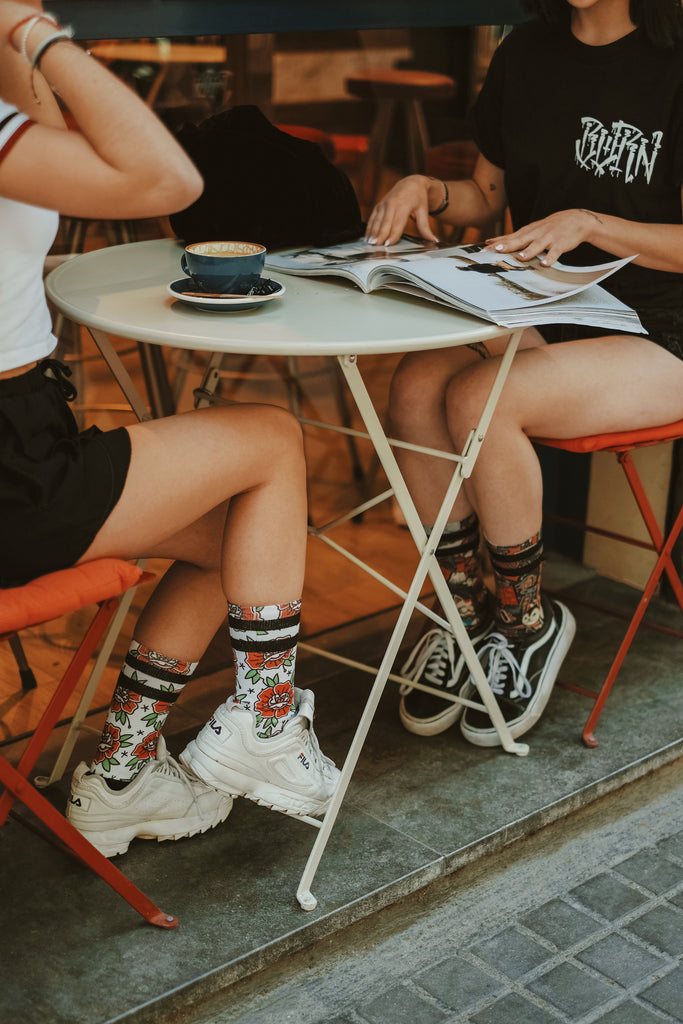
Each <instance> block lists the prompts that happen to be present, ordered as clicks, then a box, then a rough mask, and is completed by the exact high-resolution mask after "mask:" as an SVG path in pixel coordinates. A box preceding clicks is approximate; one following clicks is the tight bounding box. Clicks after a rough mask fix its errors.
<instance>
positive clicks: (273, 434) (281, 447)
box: [259, 405, 304, 458]
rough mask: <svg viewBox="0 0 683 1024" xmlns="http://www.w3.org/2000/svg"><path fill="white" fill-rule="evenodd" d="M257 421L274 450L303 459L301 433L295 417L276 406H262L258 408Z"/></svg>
mask: <svg viewBox="0 0 683 1024" xmlns="http://www.w3.org/2000/svg"><path fill="white" fill-rule="evenodd" d="M259 420H260V422H261V426H262V430H263V431H264V433H265V434H267V436H268V439H269V442H270V443H271V444H273V446H274V448H276V449H277V450H278V451H282V452H285V453H287V454H290V455H292V456H294V457H296V458H299V457H300V458H303V454H304V438H303V431H302V429H301V424H300V423H299V421H298V420H297V418H296V416H293V415H292V413H291V412H289V411H288V410H287V409H281V408H280V407H279V406H277V405H264V406H261V407H260V411H259Z"/></svg>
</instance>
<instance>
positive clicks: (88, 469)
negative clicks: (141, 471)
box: [0, 359, 130, 587]
mask: <svg viewBox="0 0 683 1024" xmlns="http://www.w3.org/2000/svg"><path fill="white" fill-rule="evenodd" d="M68 373H69V371H68V370H67V368H66V367H65V366H63V364H62V363H59V362H57V360H55V359H45V360H43V361H42V362H41V363H39V364H38V366H36V367H34V369H32V370H29V371H28V372H27V373H24V374H21V375H20V376H17V377H8V378H5V379H0V587H13V586H18V585H19V584H21V583H27V582H28V581H29V580H31V579H35V577H36V576H42V575H43V574H44V573H47V572H54V571H56V570H57V569H65V568H68V567H69V566H71V565H74V564H75V563H76V562H77V561H78V559H79V558H80V557H81V555H83V553H84V552H85V551H87V549H88V548H89V546H90V544H91V543H92V541H93V540H94V538H95V536H96V534H97V533H98V531H99V529H100V527H101V526H102V524H103V523H104V521H105V520H106V518H107V516H108V515H109V513H110V512H111V510H112V509H113V508H114V505H115V504H116V502H117V501H118V500H119V498H120V496H121V492H122V490H123V485H124V483H125V481H126V475H127V473H128V466H129V464H130V438H129V436H128V431H127V430H125V428H124V427H119V428H118V429H117V430H108V431H106V432H103V431H101V430H100V429H99V428H98V427H90V428H89V429H88V430H84V431H82V432H81V433H79V431H78V427H77V425H76V421H75V419H74V417H73V414H72V412H71V409H70V408H69V406H68V405H67V400H71V399H73V398H74V397H75V389H74V387H73V385H72V384H71V383H70V382H69V381H68V380H67V379H66V377H65V374H68Z"/></svg>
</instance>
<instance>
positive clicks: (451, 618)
mask: <svg viewBox="0 0 683 1024" xmlns="http://www.w3.org/2000/svg"><path fill="white" fill-rule="evenodd" d="M520 337H521V331H516V332H514V333H513V334H512V336H511V338H510V341H509V343H508V346H507V349H506V352H505V355H504V357H503V359H502V360H501V365H500V368H499V371H498V374H497V375H496V379H495V381H494V383H493V386H492V388H491V392H490V394H489V396H488V399H487V401H486V403H485V405H484V409H483V411H482V415H481V417H480V420H479V423H478V424H477V426H476V428H475V430H473V431H472V434H471V435H470V438H469V440H468V443H467V445H466V447H465V451H464V452H463V453H462V455H460V456H453V455H452V454H447V455H445V456H444V453H440V452H436V451H435V452H432V454H435V455H441V456H442V457H446V458H449V459H450V460H451V461H454V462H455V463H456V468H455V471H454V473H453V476H452V478H451V482H450V485H449V487H448V489H447V492H446V494H445V496H444V499H443V502H442V506H441V510H440V512H439V515H438V516H437V520H436V523H435V524H434V527H433V529H432V533H431V534H430V537H429V538H427V535H426V533H425V531H424V527H423V526H422V523H421V522H420V519H419V516H418V513H417V510H416V508H415V505H414V502H413V500H412V497H411V495H410V492H409V491H408V488H407V486H406V483H405V481H404V479H403V476H402V474H401V471H400V469H399V467H398V463H397V462H396V458H395V456H394V453H393V451H392V446H391V443H390V441H389V439H388V438H387V437H386V435H385V433H384V429H383V427H382V424H381V422H380V419H379V417H378V415H377V412H376V410H375V407H374V405H373V403H372V400H371V399H370V396H369V394H368V392H367V389H366V387H365V384H364V382H363V379H362V377H361V374H360V371H359V370H358V365H357V361H356V357H355V356H340V357H338V358H339V363H340V366H341V368H342V370H343V372H344V376H345V377H346V380H347V382H348V385H349V389H350V390H351V393H352V395H353V397H354V400H355V402H356V406H357V407H358V411H359V412H360V414H361V416H362V418H363V421H364V423H365V426H366V429H367V431H368V434H369V436H370V438H371V440H372V442H373V444H374V447H375V451H376V452H377V456H378V458H379V460H380V462H381V464H382V468H383V469H384V471H385V473H386V475H387V478H388V480H389V483H390V484H391V486H392V488H393V490H394V493H395V494H396V497H397V499H398V502H399V504H400V506H401V509H402V511H403V513H404V515H405V519H406V524H407V526H408V528H409V530H410V532H411V535H412V537H413V540H414V541H415V544H416V547H417V549H418V551H419V552H420V560H419V563H418V567H417V569H416V571H415V575H414V576H413V580H412V582H411V584H410V587H409V589H408V592H407V594H406V598H405V600H404V602H403V606H402V608H401V611H400V613H399V617H398V620H397V622H396V625H395V626H394V629H393V632H392V634H391V637H390V639H389V643H388V645H387V648H386V650H385V653H384V656H383V658H382V661H381V664H380V667H379V669H378V671H377V675H376V678H375V682H374V684H373V687H372V689H371V691H370V695H369V697H368V699H367V701H366V704H365V707H364V709H363V713H362V715H361V719H360V722H359V724H358V726H357V729H356V732H355V734H354V737H353V740H352V742H351V746H350V748H349V751H348V753H347V755H346V758H345V760H344V765H343V767H342V769H341V775H340V779H339V783H338V785H337V789H336V790H335V793H334V795H333V797H332V800H331V802H330V806H329V807H328V809H327V811H326V812H325V815H324V818H323V819H322V822H321V825H320V828H319V831H318V835H317V837H316V840H315V843H314V844H313V849H312V850H311V853H310V855H309V858H308V862H307V864H306V867H305V869H304V872H303V874H302V876H301V881H300V883H299V887H298V889H297V899H298V901H299V904H300V906H301V907H302V909H303V910H313V909H314V908H315V907H316V905H317V900H316V898H315V896H314V895H313V894H312V892H311V885H312V883H313V878H314V876H315V872H316V870H317V868H318V865H319V863H320V860H321V858H322V855H323V853H324V851H325V847H326V845H327V841H328V839H329V836H330V834H331V832H332V828H333V827H334V823H335V821H336V818H337V815H338V813H339V810H340V808H341V804H342V801H343V799H344V796H345V794H346V790H347V788H348V785H349V782H350V781H351V776H352V774H353V771H354V769H355V767H356V764H357V762H358V758H359V757H360V754H361V752H362V749H363V743H364V742H365V738H366V736H367V733H368V730H369V728H370V725H371V723H372V719H373V717H374V714H375V711H376V710H377V706H378V704H379V701H380V699H381V697H382V693H383V692H384V687H385V685H386V683H387V680H388V677H389V674H390V672H391V668H392V666H393V663H394V661H395V659H396V656H397V654H398V651H399V648H400V645H401V642H402V640H403V637H404V635H405V632H406V630H407V628H408V625H409V623H410V619H411V616H412V614H413V611H414V610H415V607H416V605H417V603H418V599H419V595H420V591H421V589H422V584H423V583H424V581H425V579H426V577H427V574H429V575H430V578H431V580H432V583H433V584H434V586H435V589H436V591H437V596H438V597H439V600H440V601H441V602H442V605H443V608H444V611H445V612H446V616H447V619H448V622H449V624H450V625H451V627H452V628H453V631H454V633H455V637H456V640H457V642H458V644H459V645H460V647H461V650H462V653H463V656H464V657H465V660H466V662H467V665H468V667H469V669H470V671H471V673H472V676H473V680H474V682H475V684H476V686H477V689H478V691H479V694H480V696H481V698H482V701H483V703H484V706H485V708H486V710H487V712H488V714H489V715H490V717H491V720H492V722H493V725H494V727H495V728H496V730H497V731H498V733H499V735H500V738H501V743H502V745H503V748H504V749H505V750H506V751H508V752H510V753H515V754H518V755H520V756H524V755H525V754H527V753H528V751H529V748H528V746H527V745H526V744H525V743H516V742H515V741H514V740H513V739H512V737H511V736H510V732H509V729H508V727H507V724H506V722H505V720H504V718H503V715H502V713H501V711H500V709H499V707H498V703H497V701H496V699H495V697H494V695H493V693H492V692H491V689H490V687H489V685H488V682H487V680H486V677H485V676H484V673H483V670H482V668H481V665H480V664H479V661H478V659H477V656H476V652H475V651H474V648H473V647H472V642H471V640H470V638H469V637H468V635H467V631H466V629H465V627H464V625H463V623H462V621H461V619H460V616H459V615H458V611H457V608H456V606H455V603H454V601H453V598H452V595H451V594H450V591H449V590H448V586H447V584H446V581H445V579H444V577H443V574H442V572H441V569H440V568H439V565H438V562H437V561H436V557H435V553H436V546H437V544H438V541H439V538H440V537H441V534H442V533H443V530H444V527H445V525H446V522H447V519H448V515H449V512H450V509H451V507H452V504H453V501H454V500H455V498H456V496H457V493H458V491H459V490H460V487H461V486H462V481H463V479H465V478H466V477H467V476H469V475H470V473H471V472H472V468H473V466H474V463H475V461H476V458H477V455H478V453H479V449H480V448H481V444H482V443H483V440H484V437H485V435H486V431H487V429H488V426H489V423H490V421H491V417H492V416H493V412H494V410H495V406H496V403H497V401H498V397H499V395H500V392H501V390H502V387H503V383H504V381H505V378H506V376H507V373H508V370H509V368H510V364H511V362H512V358H513V356H514V354H515V351H516V349H517V345H518V343H519V338H520ZM406 447H413V448H414V447H415V446H408V445H406ZM423 450H425V449H423Z"/></svg>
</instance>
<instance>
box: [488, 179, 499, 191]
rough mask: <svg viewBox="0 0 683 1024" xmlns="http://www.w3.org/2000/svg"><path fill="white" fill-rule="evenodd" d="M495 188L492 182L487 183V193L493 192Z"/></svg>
mask: <svg viewBox="0 0 683 1024" xmlns="http://www.w3.org/2000/svg"><path fill="white" fill-rule="evenodd" d="M497 188H498V186H497V185H494V184H493V182H492V181H491V182H489V192H495V191H496V189H497Z"/></svg>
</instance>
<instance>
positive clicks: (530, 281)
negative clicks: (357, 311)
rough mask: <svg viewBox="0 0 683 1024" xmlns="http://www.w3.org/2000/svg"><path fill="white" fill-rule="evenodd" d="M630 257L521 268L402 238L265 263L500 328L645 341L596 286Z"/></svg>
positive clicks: (627, 313) (477, 249) (478, 249)
mask: <svg viewBox="0 0 683 1024" xmlns="http://www.w3.org/2000/svg"><path fill="white" fill-rule="evenodd" d="M632 258H633V257H629V258H627V259H620V260H614V261H613V262H610V263H601V264H600V265H599V266H594V267H570V266H566V265H565V264H562V263H554V264H553V265H552V266H551V267H544V266H543V264H542V263H541V262H540V260H539V259H533V260H530V261H529V262H528V263H521V262H520V261H519V260H516V259H515V258H514V256H511V255H509V254H508V255H505V254H500V253H496V252H492V251H490V250H487V249H486V248H485V247H484V246H483V245H460V246H450V245H444V244H442V243H435V242H425V241H423V240H422V239H414V238H410V237H408V236H404V237H403V238H401V239H400V241H399V242H397V244H396V245H391V246H372V245H368V244H367V242H365V241H363V239H358V241H355V242H349V243H343V244H341V245H333V246H330V247H329V248H320V249H303V250H302V249H298V250H294V249H293V250H291V251H288V252H280V253H275V254H272V255H269V256H268V257H267V260H266V262H267V265H268V266H269V267H272V268H273V269H274V270H281V271H284V272H285V273H288V274H303V275H337V276H340V277H346V278H348V279H349V280H351V281H353V282H354V284H357V285H358V287H359V288H362V289H363V291H364V292H372V291H375V290H376V289H378V288H392V289H397V290H399V291H403V292H407V293H409V294H411V295H417V296H420V297H421V298H425V299H431V300H433V301H437V302H442V303H445V304H446V305H448V306H453V307H455V308H456V309H459V310H461V311H462V312H464V313H470V314H471V315H472V316H477V317H481V318H482V319H483V320H489V321H491V322H493V323H494V324H498V325H500V326H501V327H530V326H533V325H534V324H549V323H568V324H588V325H590V326H593V327H606V328H610V329H614V330H617V331H629V332H631V333H636V334H644V333H645V330H644V328H643V326H642V324H641V323H640V320H639V319H638V315H637V314H636V313H635V312H634V310H632V309H631V308H630V307H629V306H626V305H625V304H624V303H623V302H620V301H619V299H616V298H615V297H614V296H613V295H611V294H610V293H609V292H608V291H606V290H605V289H604V288H601V287H600V285H599V282H600V281H604V279H605V278H606V277H609V275H610V274H613V273H614V272H615V271H616V270H619V269H620V267H623V266H624V264H626V263H629V262H630V259H632Z"/></svg>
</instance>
